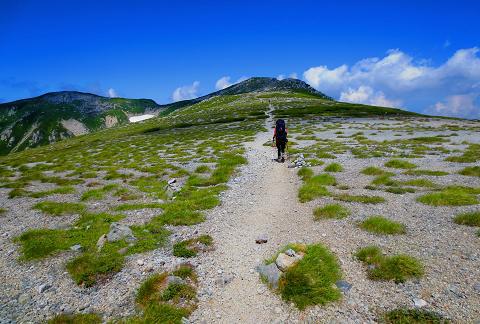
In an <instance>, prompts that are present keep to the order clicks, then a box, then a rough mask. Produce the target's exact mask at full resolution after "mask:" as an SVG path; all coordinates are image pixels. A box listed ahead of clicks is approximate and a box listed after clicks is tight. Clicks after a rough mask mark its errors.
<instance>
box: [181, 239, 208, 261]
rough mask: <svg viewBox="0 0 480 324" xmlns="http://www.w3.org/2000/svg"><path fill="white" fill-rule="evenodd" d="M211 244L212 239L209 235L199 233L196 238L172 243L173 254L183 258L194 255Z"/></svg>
mask: <svg viewBox="0 0 480 324" xmlns="http://www.w3.org/2000/svg"><path fill="white" fill-rule="evenodd" d="M212 245H213V239H212V237H211V236H210V235H201V236H199V237H196V238H192V239H189V240H185V241H181V242H178V243H175V244H174V245H173V255H174V256H176V257H183V258H191V257H195V256H197V254H198V252H200V251H206V250H208V249H209V247H210V246H212Z"/></svg>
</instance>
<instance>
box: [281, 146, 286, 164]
mask: <svg viewBox="0 0 480 324" xmlns="http://www.w3.org/2000/svg"><path fill="white" fill-rule="evenodd" d="M285 144H286V143H285V142H283V143H282V144H281V151H282V154H281V155H282V162H283V161H285Z"/></svg>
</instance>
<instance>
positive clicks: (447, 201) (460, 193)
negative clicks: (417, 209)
mask: <svg viewBox="0 0 480 324" xmlns="http://www.w3.org/2000/svg"><path fill="white" fill-rule="evenodd" d="M478 194H480V189H479V188H470V187H462V186H449V187H446V188H444V189H442V190H441V191H438V192H432V193H428V194H426V195H423V196H420V197H418V198H417V201H418V202H421V203H423V204H426V205H432V206H464V205H476V204H478V203H479V201H478V198H477V195H478Z"/></svg>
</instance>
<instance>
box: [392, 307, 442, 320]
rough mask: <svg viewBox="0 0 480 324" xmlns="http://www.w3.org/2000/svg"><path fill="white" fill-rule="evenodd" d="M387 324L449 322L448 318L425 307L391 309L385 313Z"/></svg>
mask: <svg viewBox="0 0 480 324" xmlns="http://www.w3.org/2000/svg"><path fill="white" fill-rule="evenodd" d="M383 321H384V322H385V323H386V324H447V323H450V321H449V320H448V319H445V318H443V317H442V316H441V315H439V314H437V313H435V312H432V311H428V310H425V309H418V308H413V309H406V308H399V309H394V310H392V311H389V312H387V313H385V314H384V315H383Z"/></svg>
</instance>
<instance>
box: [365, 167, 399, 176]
mask: <svg viewBox="0 0 480 324" xmlns="http://www.w3.org/2000/svg"><path fill="white" fill-rule="evenodd" d="M360 172H361V173H363V174H365V175H376V176H380V175H385V174H388V175H389V176H391V175H393V173H391V172H388V171H385V170H383V169H381V168H377V167H374V166H369V167H366V168H365V169H363V170H362V171H360Z"/></svg>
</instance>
